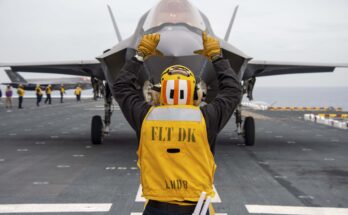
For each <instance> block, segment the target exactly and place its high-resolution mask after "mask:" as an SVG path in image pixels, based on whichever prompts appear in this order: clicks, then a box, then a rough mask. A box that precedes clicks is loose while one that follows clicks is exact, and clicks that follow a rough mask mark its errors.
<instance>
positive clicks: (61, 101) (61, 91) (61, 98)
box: [59, 84, 65, 103]
mask: <svg viewBox="0 0 348 215" xmlns="http://www.w3.org/2000/svg"><path fill="white" fill-rule="evenodd" d="M59 91H60V103H64V102H63V97H64V94H65V89H64V85H63V84H61V85H60V88H59Z"/></svg>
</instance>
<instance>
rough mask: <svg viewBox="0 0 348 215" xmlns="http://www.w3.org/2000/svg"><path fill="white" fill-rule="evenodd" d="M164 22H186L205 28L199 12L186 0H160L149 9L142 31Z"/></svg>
mask: <svg viewBox="0 0 348 215" xmlns="http://www.w3.org/2000/svg"><path fill="white" fill-rule="evenodd" d="M164 23H172V24H177V23H186V24H187V25H190V26H192V27H195V28H198V29H200V30H202V31H205V30H206V26H205V24H204V21H203V18H202V16H201V14H200V12H199V11H198V9H197V8H195V7H193V6H192V4H191V3H190V2H189V1H188V0H162V1H161V2H160V3H158V4H157V6H156V7H154V8H153V9H151V10H150V12H149V14H148V16H147V17H146V20H145V23H144V31H147V30H149V29H151V28H154V27H158V26H160V25H162V24H164Z"/></svg>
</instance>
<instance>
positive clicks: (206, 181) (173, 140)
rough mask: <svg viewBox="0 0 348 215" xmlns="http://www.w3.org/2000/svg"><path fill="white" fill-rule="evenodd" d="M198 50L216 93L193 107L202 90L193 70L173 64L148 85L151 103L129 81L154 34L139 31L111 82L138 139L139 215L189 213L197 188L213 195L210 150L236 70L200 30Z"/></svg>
mask: <svg viewBox="0 0 348 215" xmlns="http://www.w3.org/2000/svg"><path fill="white" fill-rule="evenodd" d="M202 37H203V47H204V49H203V50H202V51H199V52H197V53H199V54H201V55H204V56H205V57H207V58H208V59H207V63H211V64H212V66H213V67H214V70H215V72H216V76H217V77H218V86H219V90H218V94H217V96H216V97H215V99H213V100H212V101H211V102H210V103H209V104H207V105H204V106H199V104H200V101H201V98H202V94H203V93H202V91H201V90H200V87H199V84H198V83H197V82H196V78H195V76H194V73H193V72H192V71H191V70H190V69H189V68H187V67H186V66H183V65H173V66H170V67H168V68H167V69H165V70H164V71H163V73H162V75H161V79H160V80H161V85H160V86H156V85H155V87H153V88H152V89H153V91H152V104H150V103H148V102H146V101H145V100H144V96H143V95H141V94H139V90H138V89H137V87H136V86H135V85H134V82H135V81H136V80H137V78H138V77H139V73H140V72H141V71H144V68H143V66H144V65H143V62H144V60H145V61H146V60H147V59H148V57H149V56H151V55H155V54H159V52H158V51H157V50H156V47H157V44H158V42H159V40H160V35H159V34H149V35H144V36H143V38H142V39H141V41H140V44H139V46H138V49H137V54H136V55H135V57H133V58H132V59H131V60H129V61H127V62H126V64H125V65H124V67H123V68H122V70H121V72H120V74H119V75H118V77H117V79H116V80H115V84H114V86H113V90H114V92H113V94H114V95H115V99H116V100H117V102H118V104H119V105H120V108H121V109H122V112H123V114H124V116H125V118H126V119H127V121H128V122H129V123H130V124H131V126H132V128H134V129H135V131H136V133H137V137H138V139H139V147H138V151H137V154H138V166H139V168H140V182H141V185H142V192H143V196H144V197H145V198H146V199H147V200H148V202H147V204H146V207H145V210H144V212H143V214H144V215H172V214H176V215H184V214H185V215H187V214H192V213H193V212H194V209H195V206H196V204H197V201H198V199H199V197H200V195H201V193H202V192H206V193H207V196H210V197H213V196H214V190H213V183H214V175H215V169H216V165H215V161H214V156H213V154H214V148H215V140H216V137H217V134H218V133H219V132H220V131H221V130H222V128H223V127H224V126H225V125H226V123H227V122H228V120H229V118H230V117H231V115H232V113H233V111H234V109H235V108H236V106H237V105H238V104H239V101H240V99H241V95H242V93H241V92H242V91H241V85H240V82H239V79H238V76H237V74H236V73H235V72H234V71H233V69H232V68H231V66H230V64H229V62H228V60H226V59H223V58H222V56H221V49H220V45H219V41H218V40H217V39H215V38H213V37H211V36H208V35H207V34H206V33H205V32H204V33H203V34H202ZM208 214H210V215H213V214H214V210H213V208H212V206H210V210H209V212H208Z"/></svg>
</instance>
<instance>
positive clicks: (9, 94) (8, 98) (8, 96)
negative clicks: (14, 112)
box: [5, 85, 13, 109]
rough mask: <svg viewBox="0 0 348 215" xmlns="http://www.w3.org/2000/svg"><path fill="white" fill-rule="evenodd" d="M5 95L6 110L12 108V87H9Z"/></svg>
mask: <svg viewBox="0 0 348 215" xmlns="http://www.w3.org/2000/svg"><path fill="white" fill-rule="evenodd" d="M5 95H6V100H5V107H6V109H8V108H12V95H13V91H12V87H11V86H10V85H7V87H6V92H5Z"/></svg>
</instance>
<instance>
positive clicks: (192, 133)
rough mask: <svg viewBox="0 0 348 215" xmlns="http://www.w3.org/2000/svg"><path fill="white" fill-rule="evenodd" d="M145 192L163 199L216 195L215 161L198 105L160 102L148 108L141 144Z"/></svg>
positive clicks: (140, 158)
mask: <svg viewBox="0 0 348 215" xmlns="http://www.w3.org/2000/svg"><path fill="white" fill-rule="evenodd" d="M138 166H139V168H140V173H141V177H140V179H141V184H142V187H143V196H144V197H145V198H146V199H151V200H157V201H164V202H182V201H195V202H196V201H198V199H199V197H200V195H201V193H202V191H205V192H206V193H207V195H209V196H211V197H213V196H214V195H215V193H214V190H213V182H214V174H215V169H216V165H215V161H214V157H213V154H212V153H211V151H210V147H209V143H208V138H207V132H206V124H205V120H204V117H203V115H202V113H201V111H200V109H199V107H195V106H191V105H177V106H159V107H153V108H151V109H150V110H149V112H148V114H147V116H146V117H145V119H144V121H143V124H142V127H141V137H140V145H139V148H138Z"/></svg>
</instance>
